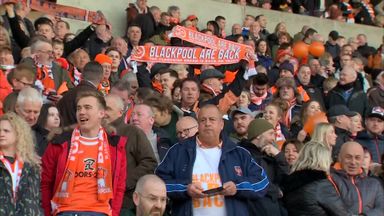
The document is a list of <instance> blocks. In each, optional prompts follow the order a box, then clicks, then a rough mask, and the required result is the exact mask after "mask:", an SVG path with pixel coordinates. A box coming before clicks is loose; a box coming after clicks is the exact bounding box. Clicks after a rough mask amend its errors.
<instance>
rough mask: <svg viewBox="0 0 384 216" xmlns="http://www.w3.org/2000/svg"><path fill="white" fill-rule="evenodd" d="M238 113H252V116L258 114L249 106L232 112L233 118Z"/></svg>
mask: <svg viewBox="0 0 384 216" xmlns="http://www.w3.org/2000/svg"><path fill="white" fill-rule="evenodd" d="M237 113H242V114H247V115H250V116H252V117H255V116H256V113H254V112H252V111H251V110H250V109H249V108H247V107H239V108H237V109H235V110H233V111H232V112H231V118H233V116H234V115H236V114H237Z"/></svg>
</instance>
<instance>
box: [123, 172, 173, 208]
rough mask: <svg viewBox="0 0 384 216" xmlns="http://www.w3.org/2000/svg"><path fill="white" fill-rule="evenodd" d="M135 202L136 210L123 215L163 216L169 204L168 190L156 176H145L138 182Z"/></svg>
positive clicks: (134, 195)
mask: <svg viewBox="0 0 384 216" xmlns="http://www.w3.org/2000/svg"><path fill="white" fill-rule="evenodd" d="M133 202H134V203H135V206H136V209H132V210H131V211H129V212H126V213H124V214H121V215H126V216H134V215H136V216H146V215H151V216H155V215H156V216H157V215H158V216H161V215H163V214H164V211H165V206H166V204H167V190H166V188H165V184H164V181H163V180H161V178H159V177H157V176H156V175H153V174H152V175H145V176H143V177H141V178H140V179H139V181H137V184H136V188H135V192H134V193H133Z"/></svg>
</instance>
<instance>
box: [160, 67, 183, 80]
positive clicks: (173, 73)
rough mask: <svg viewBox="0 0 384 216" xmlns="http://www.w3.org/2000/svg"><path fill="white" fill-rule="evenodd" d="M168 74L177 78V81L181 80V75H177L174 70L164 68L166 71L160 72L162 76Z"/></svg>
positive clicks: (161, 70)
mask: <svg viewBox="0 0 384 216" xmlns="http://www.w3.org/2000/svg"><path fill="white" fill-rule="evenodd" d="M166 73H169V76H171V77H175V78H176V79H179V75H178V74H177V72H176V71H175V70H172V69H169V68H164V69H160V70H159V74H160V75H163V74H166Z"/></svg>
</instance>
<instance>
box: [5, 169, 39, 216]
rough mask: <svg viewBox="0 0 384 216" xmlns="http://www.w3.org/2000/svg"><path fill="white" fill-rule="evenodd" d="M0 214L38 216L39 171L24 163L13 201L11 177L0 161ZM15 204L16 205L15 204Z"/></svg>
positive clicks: (7, 215)
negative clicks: (14, 200) (15, 197)
mask: <svg viewBox="0 0 384 216" xmlns="http://www.w3.org/2000/svg"><path fill="white" fill-rule="evenodd" d="M0 188H1V189H0V203H1V204H0V215H1V216H21V215H30V216H40V215H43V211H42V209H41V206H40V200H41V192H40V172H39V170H38V169H37V168H35V167H32V166H31V165H30V164H29V163H24V167H23V171H22V173H21V178H20V183H19V187H18V190H17V199H16V203H14V202H13V192H12V178H11V175H10V174H9V172H8V170H7V169H6V168H5V166H4V164H3V163H2V162H0ZM15 204H16V205H15Z"/></svg>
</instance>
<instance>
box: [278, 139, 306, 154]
mask: <svg viewBox="0 0 384 216" xmlns="http://www.w3.org/2000/svg"><path fill="white" fill-rule="evenodd" d="M288 144H293V145H294V146H295V147H296V150H297V153H299V152H300V150H301V148H303V146H304V144H303V143H302V142H301V141H299V140H297V139H287V140H285V142H284V143H283V145H282V146H281V151H282V152H284V150H285V148H286V147H287V145H288Z"/></svg>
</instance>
